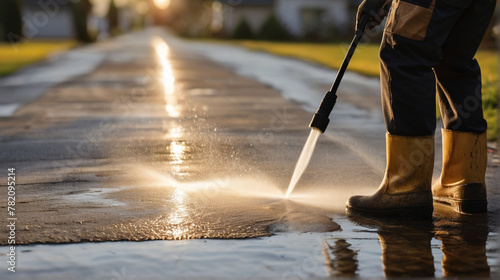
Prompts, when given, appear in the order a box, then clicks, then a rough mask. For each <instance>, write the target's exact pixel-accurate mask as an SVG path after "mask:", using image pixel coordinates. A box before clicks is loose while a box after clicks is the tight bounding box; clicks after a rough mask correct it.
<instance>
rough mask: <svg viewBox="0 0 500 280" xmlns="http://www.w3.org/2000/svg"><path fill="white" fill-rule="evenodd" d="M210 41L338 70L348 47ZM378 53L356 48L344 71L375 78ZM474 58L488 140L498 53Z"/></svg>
mask: <svg viewBox="0 0 500 280" xmlns="http://www.w3.org/2000/svg"><path fill="white" fill-rule="evenodd" d="M213 42H224V43H226V42H230V43H232V44H236V45H241V46H244V47H246V48H248V49H251V50H256V51H265V52H270V53H273V54H277V55H283V56H291V57H295V58H300V59H304V60H308V61H313V62H316V63H319V64H322V65H325V66H328V67H331V68H335V69H338V68H339V67H340V65H341V64H342V60H343V59H344V55H345V53H346V52H347V49H348V47H349V44H347V43H329V44H314V43H295V42H293V43H289V42H265V41H213ZM378 50H379V46H378V45H374V44H368V45H366V44H360V45H358V47H357V49H356V53H355V54H354V56H353V58H352V60H351V62H350V64H349V68H348V69H349V70H350V71H354V72H358V73H361V74H364V75H367V76H373V77H378V76H379V59H378ZM476 58H477V60H478V62H479V64H480V65H481V70H482V76H483V108H484V115H485V118H486V120H487V121H488V139H489V140H494V139H495V138H496V136H497V133H496V131H497V85H498V54H497V52H496V51H494V50H480V51H479V52H478V53H477V55H476ZM438 111H439V110H438Z"/></svg>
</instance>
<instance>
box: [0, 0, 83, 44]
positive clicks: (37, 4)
mask: <svg viewBox="0 0 500 280" xmlns="http://www.w3.org/2000/svg"><path fill="white" fill-rule="evenodd" d="M0 1H1V0H0ZM59 2H62V3H64V4H61V3H59ZM70 5H71V1H40V0H22V10H21V14H22V18H23V26H24V27H23V30H24V36H25V37H27V38H75V28H74V21H73V15H72V12H71V6H70Z"/></svg>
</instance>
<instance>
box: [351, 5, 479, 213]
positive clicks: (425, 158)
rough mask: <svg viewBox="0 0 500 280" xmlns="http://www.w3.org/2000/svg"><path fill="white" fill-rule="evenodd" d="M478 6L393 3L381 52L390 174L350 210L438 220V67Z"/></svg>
mask: <svg viewBox="0 0 500 280" xmlns="http://www.w3.org/2000/svg"><path fill="white" fill-rule="evenodd" d="M473 1H474V0H460V1H458V0H411V1H410V0H408V1H403V0H394V1H393V5H392V9H391V13H390V15H389V18H388V21H387V25H386V29H385V34H384V38H383V42H382V45H381V50H380V58H381V87H382V88H381V89H382V106H383V109H384V117H385V121H386V125H387V131H388V136H387V142H386V145H387V168H386V173H385V176H384V180H383V182H382V184H381V185H380V187H379V190H378V191H377V192H376V193H375V194H374V195H372V196H354V197H351V198H350V199H349V201H348V202H347V208H348V209H350V210H353V211H358V212H361V211H363V212H370V213H378V214H386V215H399V214H401V213H413V212H417V213H422V214H423V216H425V217H430V216H431V215H432V208H433V206H432V198H431V197H432V194H431V181H432V169H433V165H434V141H433V140H434V139H433V135H434V130H435V126H436V113H435V112H436V111H435V109H436V108H435V106H436V105H435V92H436V78H435V75H434V71H433V67H435V66H437V65H438V64H439V62H440V59H441V55H442V51H441V49H442V47H443V44H444V42H445V40H446V38H447V36H448V34H449V33H450V31H451V30H452V29H453V27H454V25H455V24H456V22H457V21H458V20H459V18H460V17H461V16H462V13H463V11H464V10H465V9H466V5H465V4H470V3H471V2H473ZM455 2H456V3H459V4H460V5H455V4H453V3H455ZM402 209H405V210H408V211H402ZM412 210H415V211H412Z"/></svg>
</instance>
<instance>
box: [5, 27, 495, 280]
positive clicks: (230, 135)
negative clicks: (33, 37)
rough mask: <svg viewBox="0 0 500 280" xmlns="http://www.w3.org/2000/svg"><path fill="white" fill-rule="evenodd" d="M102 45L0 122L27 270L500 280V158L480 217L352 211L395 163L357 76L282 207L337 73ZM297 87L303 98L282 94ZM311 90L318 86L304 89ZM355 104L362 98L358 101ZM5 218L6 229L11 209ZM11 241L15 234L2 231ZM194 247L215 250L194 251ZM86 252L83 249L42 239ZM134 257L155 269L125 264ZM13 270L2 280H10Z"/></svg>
mask: <svg viewBox="0 0 500 280" xmlns="http://www.w3.org/2000/svg"><path fill="white" fill-rule="evenodd" d="M93 48H95V50H94V51H95V52H96V53H99V55H100V57H101V59H102V61H101V63H100V64H99V65H98V66H96V67H97V68H96V69H95V70H93V71H91V72H88V73H85V74H83V73H82V75H80V76H78V77H73V78H68V79H66V80H64V81H63V82H60V83H58V84H56V85H54V86H51V87H50V88H49V89H48V90H47V91H46V92H45V93H44V94H43V95H40V96H39V97H36V99H32V100H29V101H27V103H26V102H25V104H24V105H22V106H19V108H18V109H17V110H16V111H15V113H14V114H13V115H12V116H9V117H3V118H0V131H2V134H1V136H0V142H1V146H2V149H1V150H0V158H1V162H0V166H1V169H2V170H7V169H8V168H15V169H16V184H17V188H16V193H17V201H16V205H17V207H16V215H17V218H18V220H17V227H16V229H17V230H16V242H17V244H26V245H23V246H18V254H19V271H21V273H20V274H17V275H16V277H18V278H20V279H21V278H22V279H30V278H33V279H35V278H36V279H39V278H40V279H80V278H87V279H90V278H92V279H148V278H149V279H157V278H161V277H165V275H168V276H169V278H174V279H175V278H183V277H187V278H200V277H201V278H203V277H215V278H222V277H226V278H233V277H236V278H238V277H240V278H241V277H246V278H249V277H250V278H252V277H256V278H266V277H269V278H273V279H276V278H282V279H304V278H328V277H334V276H358V277H382V276H387V277H398V276H399V277H404V276H422V277H441V276H456V275H458V276H487V275H490V273H492V274H493V275H498V273H499V270H498V267H497V266H498V261H499V258H498V250H497V242H499V238H498V235H497V234H496V230H497V227H498V217H497V216H498V208H499V207H498V183H497V179H495V178H498V176H497V174H496V173H495V172H498V166H495V165H494V164H493V163H490V166H489V173H488V182H489V187H490V190H489V191H490V194H489V195H490V212H489V213H488V214H487V215H484V216H473V217H472V218H471V217H468V216H465V217H464V216H460V215H458V216H457V215H455V214H453V213H448V212H447V209H441V208H439V207H437V209H436V211H435V217H434V220H433V221H429V222H407V221H387V220H385V221H381V220H375V219H370V218H366V217H346V216H345V212H344V205H345V201H346V199H347V198H348V197H349V196H350V195H354V194H367V193H371V192H372V191H373V190H374V189H375V188H376V187H377V186H378V183H379V180H380V178H381V176H382V173H383V171H384V163H385V159H384V142H383V141H384V138H383V137H384V128H383V123H382V120H381V117H380V115H379V113H377V112H379V111H380V109H379V107H377V106H378V96H377V91H378V90H377V88H376V87H374V86H373V81H362V80H359V82H356V81H357V76H353V77H352V78H347V80H348V82H347V83H348V85H349V86H347V87H346V88H345V89H344V94H346V93H351V92H354V93H355V92H356V91H359V92H361V94H362V95H358V96H357V97H350V98H347V99H345V100H340V104H339V107H338V110H337V111H334V114H335V115H334V120H333V124H332V125H331V127H330V128H329V130H330V131H329V132H328V133H327V134H326V135H323V136H321V137H320V141H319V142H318V146H317V148H316V152H315V154H314V155H313V158H312V160H311V163H310V166H309V168H308V169H307V171H306V173H305V174H304V176H303V178H302V179H301V180H300V182H299V184H298V185H297V187H296V190H295V191H294V193H293V194H292V197H291V199H290V200H284V199H283V197H284V193H285V192H286V187H287V186H288V183H289V180H290V177H291V175H292V174H291V173H292V171H293V168H294V166H295V163H296V160H297V158H298V156H299V153H300V151H301V149H302V146H303V144H304V142H305V140H306V138H307V135H308V134H309V130H308V128H307V126H308V123H309V121H310V118H311V113H310V112H308V111H307V110H308V109H307V108H310V107H311V106H310V104H308V101H310V103H315V102H316V101H317V100H318V96H319V98H320V97H321V92H322V91H323V89H326V88H327V87H328V82H329V81H324V80H323V76H322V75H323V74H321V73H322V72H321V71H326V74H328V73H330V71H331V70H325V69H323V70H321V69H320V70H317V71H319V72H318V73H320V72H321V73H320V74H318V73H316V72H314V73H313V72H309V73H310V76H305V75H304V74H300V73H299V74H297V73H296V75H298V76H300V77H303V78H304V79H305V80H307V81H306V82H300V78H297V79H296V78H294V77H293V75H292V74H290V75H289V76H290V77H289V78H288V79H289V80H287V79H286V76H287V73H280V75H281V76H279V75H278V73H274V74H273V71H267V72H266V71H263V70H259V69H258V68H255V67H253V68H252V67H247V68H245V67H244V66H245V65H243V66H241V65H242V64H243V63H244V62H241V61H239V60H238V59H247V60H248V59H251V58H252V56H250V55H255V56H256V57H255V60H257V59H262V57H261V56H262V55H264V59H266V60H268V63H270V64H269V65H271V64H273V63H274V64H275V65H286V66H284V68H288V69H292V70H293V71H292V72H294V73H295V72H297V71H298V70H297V69H298V68H300V69H302V70H301V71H306V72H307V67H312V68H313V69H319V68H320V67H318V66H315V65H310V64H307V63H303V62H298V61H294V62H293V61H292V62H290V60H286V61H285V62H283V61H282V60H281V59H282V58H275V57H274V58H272V57H270V56H266V55H265V54H259V53H247V55H248V56H245V57H246V58H245V57H241V55H238V52H240V51H242V50H240V49H234V48H230V49H227V51H225V49H224V48H226V47H224V46H218V47H217V46H214V45H209V44H203V43H194V42H186V41H182V40H180V39H177V38H174V37H172V36H171V35H169V34H168V33H166V32H164V31H161V30H157V29H154V30H148V31H146V32H141V33H135V34H131V35H126V36H123V37H120V38H118V39H115V40H111V41H108V42H105V43H100V44H97V45H95V46H93ZM266 57H267V58H266ZM273 59H275V60H273ZM93 63H95V61H93ZM280 63H281V64H280ZM286 63H291V64H290V65H288V64H286ZM294 63H299V66H298V67H295V66H293V65H295V64H294ZM300 63H302V64H300ZM236 64H238V65H240V66H238V65H236ZM259 65H260V66H259V67H262V64H259ZM300 65H308V66H300ZM256 67H257V66H256ZM264 67H265V65H264ZM269 67H271V66H269ZM273 67H274V66H273ZM241 69H245V70H247V73H242V72H241ZM252 69H254V71H256V72H252ZM314 71H316V70H314ZM273 75H274V76H273ZM328 75H329V74H328ZM283 76H284V78H283ZM273 77H274V79H275V80H274V81H273V82H267V83H262V82H266V79H267V80H272V79H273ZM318 77H321V79H319V78H318ZM359 79H363V78H362V77H359ZM290 84H292V85H294V84H297V87H301V88H296V90H297V91H302V92H299V93H298V94H295V95H293V94H292V95H287V92H288V93H289V92H290V91H291V92H293V91H294V89H293V87H292V88H290V87H289V85H290ZM304 84H305V86H304ZM271 85H272V86H271ZM280 85H283V87H284V88H280ZM300 85H302V86H300ZM375 85H376V82H375ZM286 86H288V88H286ZM323 86H324V88H323ZM308 88H310V90H311V93H310V94H309V93H307V92H303V91H304V89H308ZM7 89H9V90H10V89H12V85H11V84H9V85H8V87H7V86H4V87H2V82H1V81H0V90H2V91H3V93H2V94H5V90H7ZM371 93H373V94H371ZM363 95H368V96H363ZM359 99H363V100H364V102H363V105H362V106H357V105H356V104H355V103H353V101H354V100H359ZM436 154H439V152H437V153H436ZM437 161H439V159H437ZM436 165H437V166H438V167H437V170H436V171H437V172H438V171H439V164H436ZM437 172H436V173H437ZM437 174H438V173H437ZM5 175H7V173H6V172H5ZM0 210H1V214H0V218H1V220H4V221H5V220H6V219H7V209H6V205H4V204H2V208H1V209H0ZM0 234H1V235H2V236H7V235H8V234H9V232H8V231H7V229H6V228H5V227H1V228H0ZM200 238H203V239H217V240H189V241H186V240H187V239H200ZM248 238H252V239H248ZM221 239H222V240H221ZM226 239H230V240H226ZM235 239H241V240H235ZM153 240H181V241H167V242H163V241H153ZM107 241H148V242H140V243H131V242H107ZM0 242H1V243H2V244H3V245H6V244H7V240H6V239H4V238H2V239H1V241H0ZM78 242H85V243H81V244H65V245H33V244H40V243H48V244H54V243H78ZM88 242H92V243H88ZM93 242H104V243H93ZM159 242H163V243H159ZM178 242H181V243H178ZM28 244H30V245H28ZM1 248H2V250H5V251H6V250H7V247H1ZM132 251H133V252H135V253H133V254H132V253H131V252H132ZM47 252H50V253H49V255H50V256H56V255H57V256H58V257H57V258H56V259H55V260H54V259H51V258H50V257H48V256H47V254H48V253H47ZM85 252H87V253H85ZM167 252H170V253H169V254H167ZM2 253H3V251H2ZM109 254H111V255H112V257H107V256H108V255H109ZM200 254H203V255H204V257H201V256H200ZM181 256H185V258H184V259H182V258H181ZM195 256H196V257H195ZM134 261H137V263H138V265H139V266H141V265H143V266H145V267H147V268H148V269H147V271H141V272H139V271H134V270H133V269H128V270H127V269H126V268H128V267H129V266H130V265H131V264H133V263H134ZM222 263H225V265H224V266H223V265H222ZM127 264H129V265H127ZM201 268H203V269H201ZM23 271H24V274H23ZM6 273H7V272H6V270H4V271H1V272H0V275H2V279H3V276H11V275H8V274H6Z"/></svg>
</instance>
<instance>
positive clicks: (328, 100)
mask: <svg viewBox="0 0 500 280" xmlns="http://www.w3.org/2000/svg"><path fill="white" fill-rule="evenodd" d="M369 21H370V15H369V14H365V16H363V17H362V18H361V19H360V24H359V25H358V28H357V29H356V34H355V35H354V39H353V40H352V42H351V45H350V46H349V50H348V51H347V54H346V56H345V58H344V61H342V65H341V66H340V69H339V71H338V72H337V76H336V77H335V81H334V82H333V85H332V87H331V89H330V91H328V92H327V93H326V94H325V96H324V97H323V100H322V101H321V104H320V105H319V108H318V110H317V111H316V114H314V116H313V118H312V120H311V123H310V124H309V127H310V128H317V129H319V130H320V131H321V133H324V132H325V130H326V127H327V126H328V123H330V119H329V116H330V113H331V112H332V110H333V107H334V106H335V103H336V102H337V90H338V88H339V85H340V81H341V80H342V77H344V73H345V70H346V69H347V66H348V65H349V62H350V61H351V58H352V55H353V54H354V51H355V50H356V47H357V46H358V43H359V41H360V40H361V38H362V37H363V34H364V32H365V29H366V26H367V24H368V22H369Z"/></svg>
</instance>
